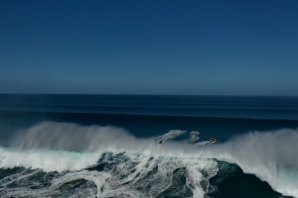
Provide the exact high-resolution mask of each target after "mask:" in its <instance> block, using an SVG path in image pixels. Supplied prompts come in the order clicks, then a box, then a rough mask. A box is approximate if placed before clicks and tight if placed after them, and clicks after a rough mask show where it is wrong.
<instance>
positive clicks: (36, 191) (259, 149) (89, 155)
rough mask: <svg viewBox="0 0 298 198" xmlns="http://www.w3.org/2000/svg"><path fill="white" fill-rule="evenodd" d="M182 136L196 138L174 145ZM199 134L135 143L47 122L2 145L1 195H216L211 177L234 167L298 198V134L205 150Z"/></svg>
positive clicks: (109, 132)
mask: <svg viewBox="0 0 298 198" xmlns="http://www.w3.org/2000/svg"><path fill="white" fill-rule="evenodd" d="M173 134H174V135H173ZM194 134H195V135H194ZM179 135H180V136H181V135H184V136H185V137H186V138H189V137H188V135H190V138H191V139H190V140H189V141H183V140H176V141H174V140H173V139H174V138H176V137H177V136H179ZM198 135H199V133H196V132H192V133H188V132H186V131H179V130H175V131H170V132H168V133H166V134H165V135H163V136H160V137H154V138H136V137H134V136H133V135H131V134H130V133H128V132H127V131H125V130H124V129H121V128H117V127H112V126H105V127H102V126H95V125H94V126H80V125H77V124H70V123H58V122H43V123H40V124H38V125H36V126H33V127H31V128H29V129H27V130H24V131H19V132H18V133H17V135H16V136H14V137H13V138H11V139H10V140H9V142H8V146H7V147H0V167H1V169H0V170H1V171H0V193H1V194H3V195H4V196H6V197H26V196H27V197H30V196H31V197H32V196H33V197H46V196H61V197H71V196H72V195H73V194H76V195H78V197H80V196H79V195H80V193H83V194H84V195H86V196H85V197H158V196H161V195H163V196H167V197H175V196H174V195H180V197H204V196H211V197H212V193H213V194H214V193H215V194H216V192H217V191H218V190H219V189H218V188H219V185H220V184H219V183H216V182H215V183H216V185H215V183H214V182H212V179H214V178H216V177H220V179H219V180H218V181H223V180H224V178H225V177H227V176H229V175H231V173H230V172H232V170H233V169H232V168H228V169H227V168H226V166H228V167H233V166H235V165H233V164H237V165H238V166H239V167H240V168H241V169H242V170H243V171H244V173H250V174H253V175H255V176H256V177H258V178H259V179H261V180H262V181H266V182H268V184H269V185H270V186H271V187H272V188H273V189H274V190H275V191H277V192H280V193H282V194H283V195H289V196H293V197H298V190H297V186H298V180H297V178H298V156H297V154H296V152H297V150H298V144H297V142H298V131H297V130H288V129H281V130H277V131H271V132H251V133H248V134H245V135H241V136H237V137H234V138H232V139H231V140H230V141H227V142H225V143H218V144H215V145H205V146H198V145H199V144H197V143H198V140H199V137H197V136H198ZM156 138H158V139H159V140H160V138H161V139H162V140H163V141H162V144H161V143H160V141H157V140H156ZM223 164H224V166H223ZM223 171H228V173H227V174H222V173H223ZM223 175H225V176H223ZM241 177H244V176H243V175H242V176H241ZM262 185H263V184H262ZM264 185H265V184H264ZM264 188H265V187H264ZM178 197H179V196H178Z"/></svg>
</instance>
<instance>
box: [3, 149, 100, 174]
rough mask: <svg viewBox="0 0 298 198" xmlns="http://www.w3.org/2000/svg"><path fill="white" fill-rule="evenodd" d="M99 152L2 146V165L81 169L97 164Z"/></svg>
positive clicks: (50, 169)
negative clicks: (19, 148)
mask: <svg viewBox="0 0 298 198" xmlns="http://www.w3.org/2000/svg"><path fill="white" fill-rule="evenodd" d="M99 157H100V154H99V153H77V152H69V151H49V150H25V151H22V150H16V149H7V148H2V147H0V167H1V168H14V167H25V168H30V169H42V170H44V171H46V172H50V171H58V172H62V171H74V170H81V169H83V168H86V167H88V166H90V165H93V164H96V162H97V161H98V159H99Z"/></svg>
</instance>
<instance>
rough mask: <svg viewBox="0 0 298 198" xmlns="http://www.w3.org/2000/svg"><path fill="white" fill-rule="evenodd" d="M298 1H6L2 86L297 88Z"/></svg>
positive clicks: (1, 5)
mask: <svg viewBox="0 0 298 198" xmlns="http://www.w3.org/2000/svg"><path fill="white" fill-rule="evenodd" d="M297 10H298V1H297V0H287V1H282V0H279V1H277V0H243V1H239V0H235V1H222V0H208V1H198V0H187V1H182V0H179V1H177V0H165V1H162V0H144V1H140V0H127V1H124V0H96V1H95V0H94V1H92V0H90V1H85V0H81V1H77V0H72V1H66V0H64V1H63V0H43V1H40V0H29V1H24V0H2V1H0V93H57V94H64V93H66V94H165V95H169V94H170V95H172V94H173V95H277V96H283V95H295V96H298V11H297Z"/></svg>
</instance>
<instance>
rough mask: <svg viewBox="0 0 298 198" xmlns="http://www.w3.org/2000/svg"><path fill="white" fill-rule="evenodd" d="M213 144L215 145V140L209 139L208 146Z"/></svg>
mask: <svg viewBox="0 0 298 198" xmlns="http://www.w3.org/2000/svg"><path fill="white" fill-rule="evenodd" d="M215 143H217V140H216V139H215V138H210V139H209V144H215Z"/></svg>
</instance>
